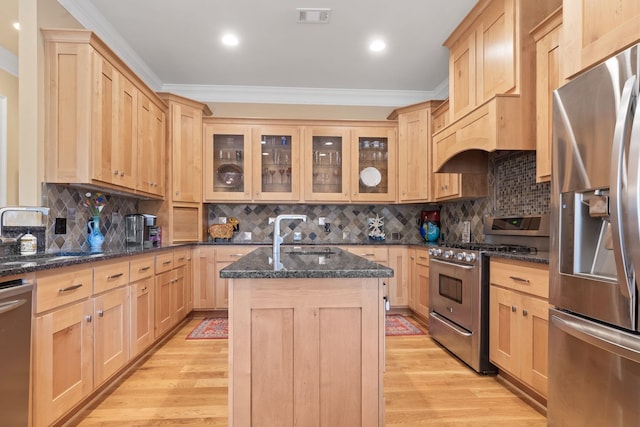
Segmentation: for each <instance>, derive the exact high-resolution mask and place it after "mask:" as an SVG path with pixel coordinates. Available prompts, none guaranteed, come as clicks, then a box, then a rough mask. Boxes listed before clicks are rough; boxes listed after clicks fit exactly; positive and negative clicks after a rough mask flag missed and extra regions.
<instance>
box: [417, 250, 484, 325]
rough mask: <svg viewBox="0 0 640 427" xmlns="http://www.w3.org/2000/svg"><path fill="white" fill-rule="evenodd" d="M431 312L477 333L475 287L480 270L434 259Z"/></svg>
mask: <svg viewBox="0 0 640 427" xmlns="http://www.w3.org/2000/svg"><path fill="white" fill-rule="evenodd" d="M429 268H430V271H429V311H432V312H436V313H438V314H439V315H440V316H442V317H445V318H447V319H448V320H450V321H452V322H454V323H456V324H457V325H459V326H461V327H463V328H464V329H466V330H467V331H473V330H474V325H473V313H474V312H475V310H474V309H473V307H474V304H479V303H480V302H479V301H477V300H476V297H475V294H476V293H475V292H474V291H473V288H474V287H477V286H479V285H480V284H479V283H478V282H479V277H478V273H477V272H478V271H479V269H478V267H477V266H474V265H466V264H456V263H453V262H448V261H442V260H439V259H433V258H431V260H430V261H429Z"/></svg>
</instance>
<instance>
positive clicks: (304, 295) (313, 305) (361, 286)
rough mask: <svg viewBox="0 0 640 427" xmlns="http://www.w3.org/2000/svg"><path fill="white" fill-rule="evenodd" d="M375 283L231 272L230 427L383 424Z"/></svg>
mask: <svg viewBox="0 0 640 427" xmlns="http://www.w3.org/2000/svg"><path fill="white" fill-rule="evenodd" d="M382 287H383V285H382V279H377V278H342V279H314V278H304V279H294V278H290V279H257V280H256V279H232V284H231V286H230V290H231V293H232V294H231V300H232V304H233V306H232V307H231V311H230V313H231V317H230V319H229V322H230V325H231V333H232V335H231V339H230V340H229V360H230V364H229V367H230V368H229V384H230V385H229V426H236V427H237V426H250V425H266V426H285V425H288V426H291V425H294V424H299V425H304V426H311V425H328V426H339V425H342V426H368V427H369V426H371V427H372V426H382V425H384V396H383V390H382V376H383V371H384V309H383V304H382V297H383V289H382ZM336 349H339V351H337V350H336ZM274 361H277V363H274Z"/></svg>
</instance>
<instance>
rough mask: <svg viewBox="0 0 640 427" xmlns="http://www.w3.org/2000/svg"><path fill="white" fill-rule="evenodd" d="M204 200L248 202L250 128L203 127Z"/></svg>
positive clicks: (237, 126) (249, 186)
mask: <svg viewBox="0 0 640 427" xmlns="http://www.w3.org/2000/svg"><path fill="white" fill-rule="evenodd" d="M204 139H205V144H204V146H205V148H204V152H205V168H204V169H205V171H204V200H205V201H211V202H215V201H228V200H239V201H240V200H241V201H246V200H251V184H252V183H251V176H252V169H251V128H250V127H249V126H242V125H234V124H227V125H226V124H206V125H205V127H204Z"/></svg>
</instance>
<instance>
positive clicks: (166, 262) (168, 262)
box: [162, 261, 173, 265]
mask: <svg viewBox="0 0 640 427" xmlns="http://www.w3.org/2000/svg"><path fill="white" fill-rule="evenodd" d="M172 262H173V261H165V262H163V263H162V265H169V264H171V263H172Z"/></svg>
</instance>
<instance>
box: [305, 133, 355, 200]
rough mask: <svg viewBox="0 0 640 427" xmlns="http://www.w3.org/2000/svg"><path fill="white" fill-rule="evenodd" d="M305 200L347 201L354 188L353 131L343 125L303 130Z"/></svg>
mask: <svg viewBox="0 0 640 427" xmlns="http://www.w3.org/2000/svg"><path fill="white" fill-rule="evenodd" d="M303 136H304V160H303V168H304V169H303V170H304V172H303V182H304V184H303V185H304V199H305V200H308V201H323V202H348V201H349V196H350V189H351V181H350V179H351V173H350V172H351V139H350V137H351V132H350V129H349V128H348V127H341V126H309V127H306V128H304V129H303Z"/></svg>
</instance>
